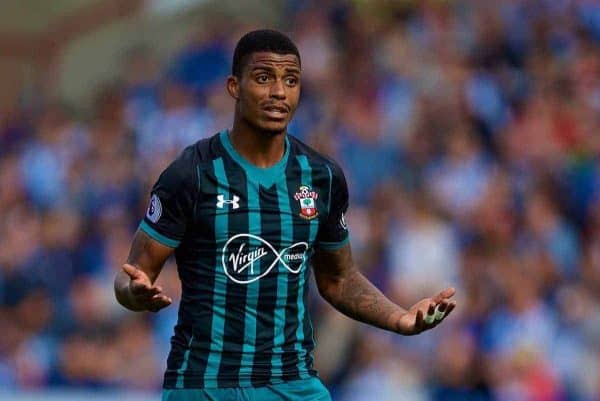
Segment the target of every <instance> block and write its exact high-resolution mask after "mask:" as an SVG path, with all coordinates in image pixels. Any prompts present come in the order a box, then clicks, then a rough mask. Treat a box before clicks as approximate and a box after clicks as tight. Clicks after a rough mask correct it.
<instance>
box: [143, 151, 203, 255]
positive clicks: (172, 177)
mask: <svg viewBox="0 0 600 401" xmlns="http://www.w3.org/2000/svg"><path fill="white" fill-rule="evenodd" d="M187 159H188V158H186V157H185V154H183V155H182V156H180V157H179V158H178V159H176V160H175V161H174V162H173V163H171V164H170V165H169V166H168V167H167V168H166V169H165V170H164V171H163V172H162V174H161V175H160V177H159V178H158V181H157V182H156V183H155V184H154V187H152V192H151V194H150V204H149V205H148V209H147V210H146V216H145V217H144V219H143V220H142V222H141V224H140V229H141V230H142V231H144V232H145V233H146V234H148V235H149V236H150V237H151V238H153V239H154V240H156V241H158V242H160V243H161V244H163V245H166V246H169V247H171V248H177V247H178V246H179V244H180V243H181V241H182V240H183V237H184V235H185V232H186V227H187V225H188V222H189V221H190V220H191V219H192V216H193V208H194V206H193V205H194V195H193V194H195V193H196V192H197V191H195V188H196V185H197V183H196V182H195V181H194V180H193V179H192V177H193V174H190V171H191V170H193V164H192V163H191V162H190V161H189V160H187Z"/></svg>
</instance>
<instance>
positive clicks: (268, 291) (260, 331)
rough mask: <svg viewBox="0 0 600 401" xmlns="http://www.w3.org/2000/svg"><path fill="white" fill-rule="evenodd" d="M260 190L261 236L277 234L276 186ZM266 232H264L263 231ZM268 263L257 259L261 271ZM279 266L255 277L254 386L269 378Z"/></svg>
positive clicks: (266, 381)
mask: <svg viewBox="0 0 600 401" xmlns="http://www.w3.org/2000/svg"><path fill="white" fill-rule="evenodd" d="M259 193H260V209H261V214H260V224H261V227H262V232H261V233H260V234H259V235H260V236H261V237H267V236H268V237H269V238H273V239H275V238H280V236H281V217H280V215H279V207H278V199H277V187H276V186H275V185H273V186H272V187H270V188H268V189H267V188H263V187H260V188H259ZM266 232H268V235H266V234H265V233H266ZM271 244H272V245H273V247H274V248H275V249H280V247H281V246H280V245H281V243H280V241H279V240H277V241H272V242H271ZM270 263H272V258H263V259H262V260H261V271H264V270H265V269H266V268H267V267H268V265H269V264H270ZM278 272H279V269H277V268H275V269H274V270H273V271H271V273H269V275H267V276H265V277H264V278H262V279H261V280H259V288H258V303H257V307H256V310H257V318H256V354H255V355H254V365H253V367H252V384H253V385H254V386H259V385H264V384H267V383H268V382H269V380H270V378H271V373H272V369H271V368H272V365H271V358H272V355H273V342H274V339H275V338H274V327H275V318H274V317H275V303H276V301H277V274H278Z"/></svg>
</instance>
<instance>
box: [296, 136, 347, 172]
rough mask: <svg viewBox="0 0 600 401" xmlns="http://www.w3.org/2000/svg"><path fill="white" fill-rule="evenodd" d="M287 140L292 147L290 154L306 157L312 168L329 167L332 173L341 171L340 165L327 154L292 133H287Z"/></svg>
mask: <svg viewBox="0 0 600 401" xmlns="http://www.w3.org/2000/svg"><path fill="white" fill-rule="evenodd" d="M288 137H289V140H290V144H291V148H292V154H293V155H294V157H298V156H300V157H306V160H307V162H308V163H309V164H310V166H311V167H312V168H313V169H314V168H324V169H329V170H330V171H331V172H332V173H334V174H339V173H341V172H342V168H341V167H340V165H339V164H338V163H337V162H336V161H335V160H334V159H333V158H331V157H330V156H327V155H325V154H323V153H321V152H319V151H317V150H316V149H314V148H313V147H311V146H309V145H307V144H306V143H304V142H302V141H301V140H300V139H298V138H296V137H295V136H293V135H289V134H288Z"/></svg>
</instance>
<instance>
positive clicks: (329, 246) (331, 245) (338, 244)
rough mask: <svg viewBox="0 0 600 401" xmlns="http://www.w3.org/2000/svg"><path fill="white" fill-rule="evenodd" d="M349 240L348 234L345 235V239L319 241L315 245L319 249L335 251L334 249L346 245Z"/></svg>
mask: <svg viewBox="0 0 600 401" xmlns="http://www.w3.org/2000/svg"><path fill="white" fill-rule="evenodd" d="M349 241H350V236H347V237H346V239H344V240H342V241H339V242H325V241H319V243H318V244H317V247H319V248H321V249H326V250H328V251H335V250H336V249H340V248H341V247H343V246H344V245H346V244H347V243H348V242H349Z"/></svg>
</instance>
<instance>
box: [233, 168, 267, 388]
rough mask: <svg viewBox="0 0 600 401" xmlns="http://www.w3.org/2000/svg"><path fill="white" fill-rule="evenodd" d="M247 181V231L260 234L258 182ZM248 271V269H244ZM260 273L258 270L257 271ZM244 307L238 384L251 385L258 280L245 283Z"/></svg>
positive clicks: (256, 243)
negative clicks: (242, 343) (242, 340)
mask: <svg viewBox="0 0 600 401" xmlns="http://www.w3.org/2000/svg"><path fill="white" fill-rule="evenodd" d="M246 181H247V191H248V232H249V233H250V234H254V235H258V236H261V235H262V233H261V230H262V227H261V222H260V198H259V193H258V184H257V183H256V182H253V180H250V179H249V178H248V179H246ZM261 245H262V244H261V243H260V242H259V241H258V240H256V239H252V238H250V239H249V241H248V249H254V248H253V247H257V248H258V247H260V246H261ZM246 271H247V272H250V269H248V270H246ZM259 273H260V271H259ZM246 286H247V288H246V309H245V312H246V313H245V314H244V315H245V318H244V319H245V323H244V346H243V353H242V361H241V364H240V372H239V375H240V379H239V380H240V386H242V387H244V386H251V385H252V382H251V377H252V367H253V363H254V354H255V353H256V346H255V345H256V313H257V310H256V309H257V305H258V294H259V288H260V280H256V281H254V282H252V283H248V284H246Z"/></svg>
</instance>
